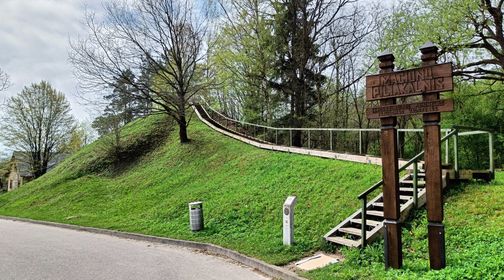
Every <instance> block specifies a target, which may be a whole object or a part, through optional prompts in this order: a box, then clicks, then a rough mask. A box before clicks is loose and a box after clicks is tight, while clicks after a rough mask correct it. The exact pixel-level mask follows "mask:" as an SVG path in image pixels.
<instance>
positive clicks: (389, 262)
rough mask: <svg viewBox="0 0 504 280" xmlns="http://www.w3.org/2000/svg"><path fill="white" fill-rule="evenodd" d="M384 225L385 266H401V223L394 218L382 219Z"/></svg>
mask: <svg viewBox="0 0 504 280" xmlns="http://www.w3.org/2000/svg"><path fill="white" fill-rule="evenodd" d="M383 225H384V227H385V233H384V241H385V244H384V245H385V268H386V269H388V268H401V267H402V258H403V256H402V240H401V224H400V223H399V222H398V221H394V220H385V221H383Z"/></svg>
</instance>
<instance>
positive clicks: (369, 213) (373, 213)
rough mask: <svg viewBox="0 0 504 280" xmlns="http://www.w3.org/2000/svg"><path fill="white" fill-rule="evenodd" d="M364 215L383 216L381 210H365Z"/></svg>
mask: <svg viewBox="0 0 504 280" xmlns="http://www.w3.org/2000/svg"><path fill="white" fill-rule="evenodd" d="M366 215H370V216H377V217H383V211H376V210H367V211H366Z"/></svg>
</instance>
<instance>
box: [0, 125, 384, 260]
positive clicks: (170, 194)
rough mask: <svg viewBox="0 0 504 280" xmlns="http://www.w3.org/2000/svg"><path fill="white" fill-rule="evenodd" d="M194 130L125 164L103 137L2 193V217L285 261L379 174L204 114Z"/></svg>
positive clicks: (147, 132) (135, 129)
mask: <svg viewBox="0 0 504 280" xmlns="http://www.w3.org/2000/svg"><path fill="white" fill-rule="evenodd" d="M167 128H171V126H170V125H169V124H167V123H166V122H165V121H164V120H163V118H162V117H150V118H147V119H144V120H139V121H137V122H135V123H133V124H131V125H129V126H127V127H126V128H125V129H124V131H123V137H122V138H123V139H124V145H125V147H126V148H125V149H124V150H128V149H130V150H132V153H134V152H135V150H138V149H139V147H141V148H142V149H143V147H145V146H146V145H147V144H143V143H142V141H146V140H145V139H150V138H151V137H153V135H154V136H155V137H158V138H159V136H160V135H163V133H165V132H166V131H169V130H170V129H167ZM189 133H190V137H191V138H192V140H193V141H192V142H191V143H190V144H185V145H182V144H179V142H178V139H177V133H176V131H175V133H169V134H168V136H166V137H164V141H157V143H160V144H158V145H157V148H156V149H154V150H152V151H150V152H148V153H146V154H144V155H143V156H141V157H140V158H139V159H137V160H136V161H135V163H134V164H131V165H120V167H121V168H122V169H121V170H119V171H118V170H117V168H115V164H114V160H112V159H111V158H110V155H109V153H108V152H107V148H106V144H107V141H106V139H102V140H99V141H97V142H95V143H93V144H91V145H89V146H87V147H85V148H84V149H82V150H81V151H79V152H78V153H76V154H75V155H73V156H72V157H71V158H69V159H67V160H66V161H65V162H63V163H62V164H61V165H59V166H58V167H57V168H55V169H54V170H52V171H51V172H49V173H48V174H46V175H45V176H43V177H41V178H39V179H37V180H36V181H33V182H30V183H28V184H26V185H25V186H23V187H22V188H20V189H18V190H16V191H14V192H11V193H7V194H3V195H0V214H1V215H10V216H18V217H27V218H32V219H40V220H49V221H56V222H63V223H71V224H78V225H85V226H93V227H100V228H108V229H115V230H123V231H131V232H140V233H145V234H152V235H158V236H167V237H173V238H180V239H188V240H197V241H203V242H211V243H214V244H218V245H222V246H225V247H227V248H231V249H234V250H237V251H240V252H242V253H245V254H247V255H250V256H253V257H257V258H260V259H263V260H265V261H267V262H270V263H274V264H285V263H288V262H289V261H292V260H295V259H298V258H300V257H301V256H304V255H307V254H309V253H311V252H313V251H316V250H320V249H321V248H322V247H323V246H324V245H323V242H322V241H321V240H322V236H323V235H324V234H325V233H326V232H327V231H329V230H330V229H331V228H332V227H333V226H335V225H336V224H337V223H339V222H340V221H342V220H343V219H345V218H346V217H347V216H348V215H349V214H351V213H352V212H353V211H355V210H356V209H357V208H358V207H359V206H360V202H359V200H357V199H356V196H357V195H358V194H359V193H360V192H361V191H363V190H365V189H367V188H368V187H369V186H371V185H372V184H373V183H375V182H376V181H378V180H379V177H380V168H379V167H377V166H370V165H364V164H356V163H349V162H343V161H335V160H328V159H319V158H314V157H308V156H301V155H294V154H286V153H276V152H269V151H264V150H260V149H257V148H254V147H251V146H249V145H246V144H243V143H241V142H238V141H235V140H233V139H230V138H228V137H225V136H222V135H221V134H219V133H217V132H214V131H213V130H211V129H210V128H208V127H207V126H205V125H204V124H203V123H200V122H199V121H193V123H192V124H191V126H190V127H189ZM164 135H166V133H165V134H164ZM147 146H149V145H147ZM149 147H150V146H149ZM130 160H133V159H130ZM125 166H126V167H125ZM288 195H297V196H298V204H297V206H296V210H295V211H296V220H295V238H296V242H297V243H296V245H294V246H292V247H285V246H283V245H282V209H281V207H282V205H283V202H284V200H285V198H286V197H287V196H288ZM195 200H202V201H203V202H204V213H205V216H204V218H205V226H206V228H205V230H204V231H202V232H198V233H192V232H191V231H190V230H189V226H188V220H189V217H188V206H187V203H188V202H190V201H195Z"/></svg>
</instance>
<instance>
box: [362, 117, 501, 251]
mask: <svg viewBox="0 0 504 280" xmlns="http://www.w3.org/2000/svg"><path fill="white" fill-rule="evenodd" d="M461 129H464V130H467V129H474V130H475V131H470V132H465V133H464V132H463V133H461V132H459V130H461ZM448 131H449V132H448V133H446V135H445V136H444V137H443V138H441V141H440V142H441V143H443V142H445V141H447V140H448V139H449V138H450V137H452V136H454V143H453V144H454V145H453V146H454V170H455V173H458V168H459V167H458V147H457V145H458V137H459V136H464V135H476V134H488V142H489V161H490V162H489V163H490V169H489V170H490V172H491V173H492V174H493V173H494V172H495V166H494V162H493V141H494V135H493V133H492V132H491V131H489V130H483V129H479V128H472V127H464V126H454V127H453V128H452V129H451V130H448ZM448 152H449V151H448V146H447V150H446V153H447V154H448ZM424 153H425V151H422V152H420V153H418V154H417V155H416V156H414V157H413V158H412V159H410V160H409V161H408V162H406V163H405V164H404V165H403V166H401V167H400V168H399V170H398V172H401V171H404V170H406V168H408V167H409V166H410V165H412V164H413V204H414V206H415V207H418V162H419V160H420V158H421V157H422V156H423V155H424ZM382 185H383V180H380V181H379V182H377V183H375V184H374V185H373V186H371V187H370V188H368V189H367V190H365V191H364V192H362V193H361V194H360V195H359V196H358V197H357V198H358V199H361V200H362V211H361V245H362V248H364V247H365V246H366V235H367V231H366V226H367V225H366V215H367V213H366V211H367V201H368V199H367V196H368V195H369V194H370V193H372V192H373V191H375V190H376V189H377V188H379V187H381V186H382Z"/></svg>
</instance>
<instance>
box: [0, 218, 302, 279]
mask: <svg viewBox="0 0 504 280" xmlns="http://www.w3.org/2000/svg"><path fill="white" fill-rule="evenodd" d="M0 219H2V220H9V221H16V222H26V223H32V224H39V225H45V226H52V227H58V228H64V229H70V230H77V231H84V232H90V233H96V234H104V235H109V236H114V237H118V238H122V239H132V240H137V241H147V242H152V243H160V244H166V245H173V246H179V247H184V248H190V249H196V250H201V251H204V252H208V253H211V254H214V255H217V256H223V257H226V258H229V259H231V260H234V261H236V262H238V263H240V264H242V265H245V266H248V267H250V268H253V269H256V270H258V271H260V272H262V273H264V274H266V275H267V276H270V277H272V278H277V279H278V278H279V279H284V280H306V279H305V278H302V277H300V276H299V275H297V274H296V273H294V272H292V271H289V270H286V269H284V268H281V267H278V266H275V265H271V264H268V263H265V262H263V261H261V260H258V259H254V258H251V257H248V256H245V255H243V254H241V253H238V252H236V251H233V250H230V249H226V248H224V247H221V246H218V245H214V244H210V243H201V242H196V241H188V240H179V239H173V238H167V237H158V236H152V235H145V234H140V233H131V232H123V231H117V230H110V229H101V228H94V227H85V226H78V225H71V224H62V223H56V222H48V221H40V220H32V219H27V218H18V217H11V216H2V215H0Z"/></svg>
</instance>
